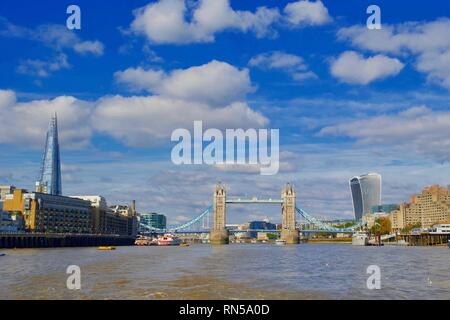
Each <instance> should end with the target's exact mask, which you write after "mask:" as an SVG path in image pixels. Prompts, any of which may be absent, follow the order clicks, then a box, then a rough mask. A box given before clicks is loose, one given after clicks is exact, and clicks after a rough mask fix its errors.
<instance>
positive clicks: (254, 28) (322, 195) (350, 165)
mask: <svg viewBox="0 0 450 320" xmlns="http://www.w3.org/2000/svg"><path fill="white" fill-rule="evenodd" d="M174 3H175V2H174V1H167V0H152V1H144V0H138V1H133V2H129V1H128V2H127V1H120V2H118V3H116V4H115V5H114V6H113V7H111V8H110V9H109V10H108V12H107V13H105V12H104V7H103V5H102V4H101V3H100V2H98V3H97V2H92V1H87V0H80V1H77V5H79V6H80V9H81V16H82V20H81V29H80V30H73V31H69V30H68V29H67V28H66V19H67V16H68V15H67V13H66V9H67V6H68V5H69V4H72V3H68V2H65V1H58V2H57V3H42V2H29V1H23V0H17V1H15V2H11V1H6V2H1V3H0V41H1V42H0V43H1V44H0V46H1V48H2V49H4V50H0V60H1V61H2V62H4V63H1V64H0V74H1V75H4V76H2V77H0V159H1V160H0V185H7V184H12V185H15V186H17V187H19V188H26V189H28V190H34V189H35V185H34V183H35V181H36V178H37V173H38V172H39V168H40V162H41V157H42V150H43V148H44V139H45V132H46V130H47V128H48V121H49V119H50V117H51V116H52V115H53V114H54V113H55V112H57V115H58V126H59V128H58V129H59V143H60V149H61V150H60V153H61V159H60V163H61V164H60V165H61V183H62V185H63V189H64V190H63V191H64V192H63V193H64V194H66V195H77V194H82V195H102V196H104V197H105V199H107V201H108V203H110V204H115V203H130V201H131V200H133V199H135V200H136V201H137V206H138V210H139V211H140V212H158V213H164V214H165V215H166V216H167V219H168V221H169V223H182V222H184V221H188V220H189V219H191V218H192V217H194V216H196V215H198V214H199V213H200V212H201V211H202V210H203V209H204V208H205V207H206V206H208V205H209V204H210V203H211V201H212V194H213V190H214V186H215V184H216V183H217V182H218V181H222V182H223V183H224V184H225V185H226V186H227V189H228V190H230V194H229V196H241V195H248V196H259V197H266V198H270V197H272V198H276V197H278V196H279V193H280V190H279V186H281V185H284V184H285V183H286V182H292V183H293V184H294V185H295V190H296V193H297V201H298V203H300V204H301V206H302V208H304V209H305V210H307V211H308V212H309V213H311V214H314V215H316V216H321V217H330V218H352V217H354V210H353V206H352V196H351V192H350V190H349V186H348V181H349V179H350V178H351V177H353V176H355V175H359V174H361V173H364V172H377V173H379V174H380V175H381V176H382V177H383V202H384V203H400V202H402V201H407V200H408V198H409V196H410V195H411V194H415V193H417V192H420V190H422V188H423V187H424V186H428V185H434V184H440V185H444V186H445V185H448V184H449V183H450V181H449V177H448V175H444V174H442V173H443V172H450V156H449V153H448V149H449V146H450V129H449V128H450V112H449V108H448V106H449V104H450V95H449V90H450V87H449V83H450V69H449V68H448V63H446V61H447V60H446V58H447V57H448V54H449V52H450V43H449V42H448V41H447V39H448V37H447V36H446V35H447V30H449V29H450V19H449V17H448V12H450V10H449V9H450V8H449V6H450V4H449V3H447V2H445V1H439V0H432V1H431V2H430V3H429V4H430V5H427V6H423V4H422V3H419V2H408V8H407V10H406V9H405V7H404V4H402V3H399V2H396V1H386V0H382V1H379V2H378V3H377V5H378V6H380V8H381V20H382V29H381V30H368V29H367V28H366V20H367V18H368V14H367V13H366V10H367V7H368V6H369V5H370V4H372V3H371V2H370V1H365V0H364V1H356V0H354V1H348V2H345V3H343V2H342V1H331V0H323V1H313V2H311V5H310V6H307V7H308V8H306V9H305V8H304V6H305V3H306V2H304V1H295V0H283V1H274V0H267V1H264V2H261V3H258V4H256V3H253V2H248V1H236V0H231V1H229V0H216V1H210V0H205V1H202V2H201V3H200V2H196V1H194V2H188V1H182V0H180V1H178V2H177V3H178V6H174V5H173V4H174ZM193 3H196V4H197V6H193V5H192V4H193ZM200 4H203V5H200ZM206 4H209V6H208V5H206ZM213 4H214V5H217V6H218V7H215V6H214V5H213ZM261 6H262V7H263V8H264V9H258V7H261ZM23 8H26V10H23ZM164 8H166V9H168V10H171V11H172V12H176V13H180V12H181V13H183V12H184V13H185V14H178V15H174V17H175V18H174V17H172V18H171V19H167V20H165V21H166V22H167V26H165V27H164V28H162V27H161V25H158V24H157V23H155V21H159V20H158V19H148V17H153V18H161V15H163V12H164V11H163V9H164ZM217 8H219V10H214V9H217ZM299 8H303V9H302V10H304V11H303V12H301V13H304V14H299V11H297V10H299ZM183 10H184V11H183ZM199 10H200V11H199ZM261 10H263V11H261ZM214 12H215V14H216V15H214V14H213V13H214ZM262 12H264V13H266V14H261V13H262ZM201 13H204V14H201ZM314 13H317V14H314ZM186 16H190V17H192V19H194V20H187V19H184V17H186ZM207 16H209V17H212V18H211V19H204V17H207ZM194 17H195V18H194ZM202 17H203V18H202ZM195 19H198V20H195ZM98 21H102V23H101V24H99V23H98ZM425 40H426V41H425ZM196 120H201V121H203V123H204V126H205V129H207V128H218V129H220V130H224V129H227V128H230V129H234V128H243V129H248V128H255V129H261V128H268V129H280V168H279V173H278V174H277V175H274V176H270V177H263V176H260V175H259V167H257V166H252V165H249V166H239V165H233V166H208V165H193V166H176V165H174V164H173V163H172V162H171V159H170V151H171V149H172V147H173V146H174V143H172V142H171V141H170V134H171V132H172V131H173V130H174V129H177V128H188V129H190V128H192V126H193V123H194V121H196ZM228 214H229V216H230V219H229V221H232V222H236V223H240V222H244V221H251V220H261V219H263V218H264V217H265V216H268V217H269V219H271V221H278V220H279V210H278V208H272V207H253V206H246V207H244V206H239V205H236V206H234V207H233V208H232V209H230V212H229V213H228Z"/></svg>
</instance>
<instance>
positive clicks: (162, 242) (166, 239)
mask: <svg viewBox="0 0 450 320" xmlns="http://www.w3.org/2000/svg"><path fill="white" fill-rule="evenodd" d="M157 241H158V246H179V245H180V244H181V243H182V241H181V239H180V238H178V237H176V236H174V235H173V234H169V233H167V234H165V235H163V236H159V237H158V240H157Z"/></svg>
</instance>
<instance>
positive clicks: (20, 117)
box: [0, 90, 92, 148]
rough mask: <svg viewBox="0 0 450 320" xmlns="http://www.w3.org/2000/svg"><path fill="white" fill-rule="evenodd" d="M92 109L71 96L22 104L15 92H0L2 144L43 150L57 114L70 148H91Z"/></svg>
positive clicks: (63, 140)
mask: <svg viewBox="0 0 450 320" xmlns="http://www.w3.org/2000/svg"><path fill="white" fill-rule="evenodd" d="M91 111H92V105H91V104H90V103H88V102H85V101H81V100H78V99H76V98H74V97H70V96H59V97H57V98H55V99H51V100H32V101H29V102H18V101H17V98H16V94H15V92H14V91H11V90H0V143H8V144H15V145H26V146H31V147H36V146H39V147H40V146H42V144H43V143H44V137H45V131H46V129H47V127H48V123H49V121H50V117H51V116H52V115H53V114H54V113H55V112H56V113H57V115H58V121H59V123H60V135H59V136H60V140H61V143H63V144H64V145H65V147H67V148H80V147H86V146H87V145H89V144H90V139H91V135H92V129H91V127H90V126H89V125H88V122H89V117H90V113H91Z"/></svg>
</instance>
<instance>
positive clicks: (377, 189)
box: [349, 173, 381, 220]
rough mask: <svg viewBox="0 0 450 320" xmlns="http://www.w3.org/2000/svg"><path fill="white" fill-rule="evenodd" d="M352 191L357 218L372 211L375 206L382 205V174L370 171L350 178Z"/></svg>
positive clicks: (359, 218)
mask: <svg viewBox="0 0 450 320" xmlns="http://www.w3.org/2000/svg"><path fill="white" fill-rule="evenodd" d="M349 184H350V191H351V194H352V200H353V211H354V214H355V219H356V220H361V218H362V216H363V215H365V214H367V213H370V209H371V208H372V207H373V206H379V205H381V176H380V175H379V174H377V173H368V174H364V175H361V176H356V177H353V178H351V179H350V182H349Z"/></svg>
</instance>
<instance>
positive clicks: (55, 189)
mask: <svg viewBox="0 0 450 320" xmlns="http://www.w3.org/2000/svg"><path fill="white" fill-rule="evenodd" d="M36 191H37V192H42V193H48V194H53V195H61V194H62V188H61V160H60V158H59V141H58V120H57V118H56V114H55V115H54V116H53V117H52V119H51V121H50V125H49V128H48V131H47V136H46V139H45V148H44V154H43V156H42V163H41V169H40V172H39V180H38V181H37V182H36Z"/></svg>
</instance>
